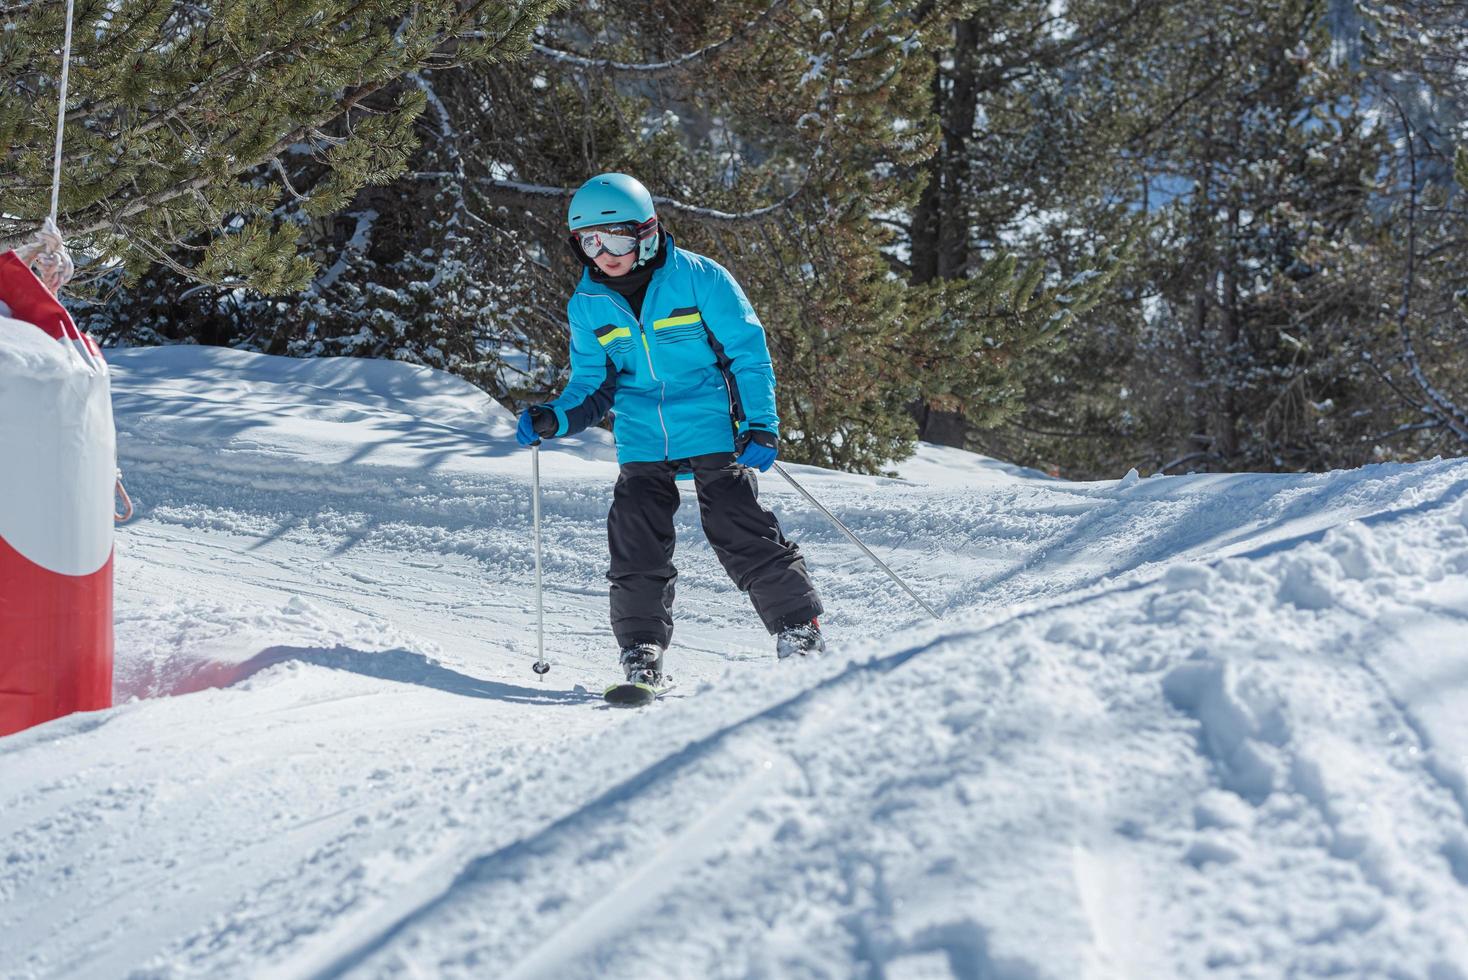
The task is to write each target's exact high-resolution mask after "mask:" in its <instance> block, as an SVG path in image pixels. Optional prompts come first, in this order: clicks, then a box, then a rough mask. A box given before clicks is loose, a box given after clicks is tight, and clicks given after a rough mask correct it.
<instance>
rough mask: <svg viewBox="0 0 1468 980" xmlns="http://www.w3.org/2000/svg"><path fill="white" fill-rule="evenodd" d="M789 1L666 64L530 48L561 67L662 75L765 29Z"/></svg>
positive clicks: (777, 1) (781, 0)
mask: <svg viewBox="0 0 1468 980" xmlns="http://www.w3.org/2000/svg"><path fill="white" fill-rule="evenodd" d="M787 2H788V0H774V2H773V3H771V4H770V5H769V6H768V7H766V8H765V10H764V12H763V13H761V14H760V15H759V16H758V17H756V18H754V19H753V20H751V21H749V22H748V23H747V24H745V25H744V26H743V27H741V28H739V30H737V31H735V32H734V33H732V34H730V35H729V36H728V37H726V38H724V39H723V40H720V41H715V42H714V43H713V44H706V45H704V46H703V47H701V48H698V49H697V50H694V51H689V52H687V53H686V54H681V55H679V56H678V57H676V58H669V59H667V60H664V61H652V62H646V63H641V64H638V63H633V62H627V61H616V60H614V59H612V58H592V57H589V56H587V55H584V54H577V53H576V52H574V51H563V50H561V49H559V48H553V47H551V46H550V45H547V44H532V45H531V46H530V51H531V53H532V54H534V55H535V56H536V57H537V58H540V59H542V60H544V61H550V62H554V63H556V64H559V65H571V66H573V67H576V68H589V69H594V70H596V71H615V72H627V73H639V74H658V73H661V72H669V71H675V70H677V69H679V68H685V67H687V66H688V65H690V64H692V63H693V62H696V61H701V60H703V59H704V58H707V57H708V56H709V55H712V54H715V53H716V52H718V51H721V50H723V49H724V48H726V47H728V46H729V45H731V44H733V43H734V42H735V41H737V40H739V39H740V38H743V37H746V36H747V35H749V34H750V33H751V32H753V31H754V30H756V29H757V28H759V27H761V26H763V25H764V22H765V21H767V20H769V19H770V18H771V17H773V16H774V15H775V13H776V12H777V11H778V10H779V9H780V8H781V7H784V6H785V5H786V4H787Z"/></svg>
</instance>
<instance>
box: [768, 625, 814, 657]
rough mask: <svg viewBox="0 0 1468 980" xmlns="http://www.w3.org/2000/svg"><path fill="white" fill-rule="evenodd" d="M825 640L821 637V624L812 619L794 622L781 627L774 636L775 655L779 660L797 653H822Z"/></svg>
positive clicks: (808, 655) (805, 654)
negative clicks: (806, 621) (804, 621)
mask: <svg viewBox="0 0 1468 980" xmlns="http://www.w3.org/2000/svg"><path fill="white" fill-rule="evenodd" d="M825 649H826V641H825V640H823V639H822V638H821V624H820V621H819V620H815V619H812V620H811V621H810V622H808V623H795V624H794V625H791V626H785V627H782V628H781V630H780V632H779V633H778V634H777V635H776V636H775V656H777V657H779V658H780V659H781V660H784V659H786V658H787V657H792V656H795V655H796V654H799V655H800V656H802V657H810V656H814V655H815V654H818V653H823V652H824V651H825Z"/></svg>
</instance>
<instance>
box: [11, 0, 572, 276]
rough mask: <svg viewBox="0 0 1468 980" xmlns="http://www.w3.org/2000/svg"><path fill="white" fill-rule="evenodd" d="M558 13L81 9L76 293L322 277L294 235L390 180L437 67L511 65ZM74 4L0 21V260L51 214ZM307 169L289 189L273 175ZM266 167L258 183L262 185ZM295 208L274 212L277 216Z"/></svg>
mask: <svg viewBox="0 0 1468 980" xmlns="http://www.w3.org/2000/svg"><path fill="white" fill-rule="evenodd" d="M554 6H556V3H555V2H554V0H497V2H493V3H491V2H484V0H474V2H468V3H461V2H458V0H427V2H422V3H416V4H413V5H412V6H411V7H406V8H405V7H404V6H403V5H402V4H399V3H394V2H387V0H355V2H349V0H291V2H289V3H285V2H280V0H205V2H203V3H177V2H173V0H80V2H78V3H77V4H76V12H75V27H74V30H73V50H72V64H71V85H70V96H71V97H70V98H69V100H68V106H67V114H66V142H65V150H64V161H63V163H64V167H63V173H62V183H61V186H62V197H61V202H60V225H61V227H62V230H63V231H64V232H65V233H67V234H68V235H69V236H70V238H71V239H72V241H73V243H74V245H75V246H76V247H75V249H74V250H75V251H78V252H79V253H81V254H82V255H83V256H84V257H85V259H86V260H87V261H86V267H85V270H84V274H83V277H82V278H83V282H85V281H87V280H91V281H93V282H96V281H97V280H98V279H101V278H104V277H107V276H109V275H111V274H112V272H113V270H114V269H115V268H116V267H117V266H118V264H119V263H120V264H122V265H123V266H125V268H126V270H127V271H128V272H129V273H130V274H131V276H132V277H133V278H136V277H137V276H139V275H141V274H142V273H143V272H144V271H145V270H147V269H148V268H149V267H150V266H153V265H154V264H157V265H160V266H163V267H165V268H169V269H172V270H174V271H176V272H179V273H181V274H183V275H185V276H187V277H189V278H191V279H194V280H196V281H202V282H209V283H216V284H228V285H230V286H247V287H249V288H251V289H253V290H256V291H258V292H261V293H264V294H273V293H281V292H285V291H289V290H297V289H300V288H302V287H303V286H305V285H306V284H307V283H308V282H309V281H310V279H311V276H312V273H313V266H312V264H311V262H310V261H309V260H308V259H307V258H305V257H303V256H302V255H301V254H300V240H301V238H302V237H303V230H304V228H303V224H304V222H305V221H306V220H307V219H318V220H319V219H324V218H325V217H326V216H329V215H331V214H333V213H335V212H337V211H339V210H340V209H341V208H342V207H343V206H344V205H346V204H347V203H348V202H349V201H351V200H352V198H353V196H354V195H355V194H356V192H357V191H358V189H359V188H361V187H363V186H366V185H382V184H385V183H387V182H388V181H390V180H392V179H393V178H395V177H397V176H398V175H400V174H401V173H402V172H403V170H404V168H405V163H406V160H407V158H408V156H409V155H410V153H411V152H412V150H413V147H414V144H415V141H414V138H413V133H412V130H413V122H414V120H415V119H416V118H417V117H418V115H419V113H420V112H421V110H422V109H423V106H424V104H425V99H424V95H423V93H422V91H421V90H420V89H418V88H417V87H415V86H411V85H403V84H400V83H401V80H402V79H403V78H404V76H406V75H407V74H408V73H410V72H413V71H416V70H418V69H422V68H425V67H427V66H432V65H447V64H452V63H480V64H482V63H491V62H494V61H496V60H500V59H503V58H506V57H512V56H515V55H517V54H519V53H522V52H523V51H524V50H525V49H526V48H527V47H528V45H529V40H530V35H531V32H532V31H533V29H534V28H535V26H536V25H537V24H538V23H539V22H540V21H541V20H543V18H544V17H545V15H546V14H547V13H548V12H549V10H550V9H552V8H553V7H554ZM65 10H66V5H65V4H61V3H54V2H48V0H19V2H15V3H8V4H6V5H5V6H4V7H3V11H0V16H3V19H4V25H3V30H0V90H3V91H4V93H5V98H4V100H3V102H0V141H3V144H4V145H5V146H6V147H7V149H6V155H5V167H4V168H3V170H0V199H3V200H4V201H5V208H4V211H3V213H0V245H3V246H5V247H10V246H13V245H15V244H17V243H19V242H22V241H24V240H25V239H26V238H27V236H28V235H29V234H30V233H31V232H32V231H33V230H34V229H35V228H36V227H37V226H38V224H39V222H40V219H41V218H42V217H43V216H44V215H45V214H46V213H47V211H48V208H49V197H48V191H49V181H48V180H46V179H45V178H46V176H47V175H49V174H50V162H51V149H52V140H53V137H54V131H55V123H56V110H57V98H58V87H57V86H58V76H59V69H60V59H59V55H58V52H59V49H60V47H61V41H62V37H63V33H64V17H65ZM287 155H292V156H295V157H297V158H299V159H300V160H303V161H309V165H308V166H305V167H301V168H300V170H299V172H298V180H296V181H291V180H288V179H287V178H285V177H284V176H283V168H281V167H276V166H274V165H275V164H278V163H279V161H280V160H281V159H282V158H283V157H285V156H287ZM266 168H269V169H266ZM287 201H290V202H294V203H296V204H298V205H299V207H295V208H288V209H286V210H288V211H289V213H288V214H286V213H283V211H282V202H287Z"/></svg>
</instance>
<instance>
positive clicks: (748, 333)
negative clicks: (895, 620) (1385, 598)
mask: <svg viewBox="0 0 1468 980" xmlns="http://www.w3.org/2000/svg"><path fill="white" fill-rule="evenodd" d="M567 224H568V226H569V228H570V231H571V238H570V244H571V249H572V251H573V252H575V253H576V255H577V257H578V258H580V260H581V262H582V263H583V264H584V265H585V267H586V270H585V272H583V273H582V276H581V281H580V282H579V283H578V284H577V286H576V291H575V293H573V294H572V296H571V300H570V302H569V303H568V304H567V311H566V312H567V316H568V318H569V320H570V324H571V379H570V381H569V383H568V384H567V385H566V388H565V390H564V391H562V392H561V394H560V396H559V397H557V398H556V399H554V400H553V401H551V402H549V403H548V404H543V405H532V406H531V407H530V408H528V409H526V410H525V412H524V413H523V414H522V415H521V416H520V425H519V429H518V432H517V433H516V437H517V439H518V440H519V442H520V443H521V445H525V446H529V445H532V444H534V443H535V442H536V441H537V440H540V439H555V438H558V437H560V436H565V435H570V434H572V433H575V432H580V431H581V430H582V429H585V428H587V427H588V426H592V425H596V424H597V423H598V422H600V421H601V420H602V418H603V417H604V416H605V415H606V414H607V412H608V410H611V411H612V412H613V413H614V415H613V432H614V434H615V436H616V441H617V462H618V463H619V464H620V466H621V472H620V473H619V475H618V477H617V484H616V488H615V490H614V492H613V496H612V507H611V511H610V512H609V513H608V514H607V539H608V543H609V545H610V548H611V559H612V561H611V569H610V570H609V571H608V573H607V578H608V580H610V582H611V612H612V632H613V633H614V634H615V636H616V638H617V642H618V644H620V646H621V648H622V650H621V663H622V668H623V671H624V672H625V673H626V675H627V680H628V681H630V682H634V683H644V684H651V685H652V686H655V687H656V686H658V685H659V684H660V683H661V680H662V668H663V652H664V651H665V650H666V649H667V647H668V643H669V641H670V640H671V639H672V635H673V613H672V606H673V592H674V588H673V586H674V582H675V581H676V579H677V575H678V573H677V569H675V568H674V567H673V547H674V543H675V537H674V529H673V513H674V512H675V511H676V510H677V509H678V502H679V497H678V488H677V484H676V483H675V482H674V481H675V479H676V478H677V477H678V476H679V475H680V474H682V475H688V474H691V475H692V478H693V481H694V486H695V488H696V490H697V492H698V505H699V516H700V517H701V518H702V521H703V529H704V533H705V534H706V535H707V536H708V540H709V544H710V545H712V546H713V548H714V552H715V553H716V554H717V555H718V557H719V561H720V562H721V563H722V564H723V566H724V570H725V571H727V572H728V573H729V577H730V578H732V579H733V580H734V582H735V584H736V585H738V586H739V588H740V590H742V591H745V592H748V593H749V597H750V599H751V601H752V602H753V604H754V607H755V610H756V611H757V612H758V613H759V616H760V619H761V620H763V621H764V625H765V627H766V628H767V629H768V630H769V631H770V632H771V633H772V634H775V635H776V636H777V640H776V645H775V648H776V653H777V655H778V656H780V657H781V658H784V657H788V656H790V655H792V654H811V653H817V652H819V651H821V650H823V649H824V647H825V644H824V642H823V641H822V639H821V634H820V627H819V624H818V622H817V617H818V616H820V614H821V611H822V610H821V602H820V599H819V597H818V596H817V595H816V590H815V586H814V585H812V584H811V580H810V575H809V573H808V572H807V570H806V567H805V560H804V559H803V558H802V557H801V554H800V550H799V549H798V548H797V547H796V546H795V544H794V543H793V542H791V541H789V540H787V539H786V537H785V536H784V534H783V533H782V532H781V530H780V524H779V522H778V521H777V520H776V519H775V515H774V514H772V513H770V511H769V510H767V509H766V508H765V507H763V506H762V505H761V504H760V502H759V500H758V497H757V492H758V487H757V484H756V481H755V476H754V472H753V470H754V469H758V470H760V471H764V470H768V469H769V468H770V465H771V464H772V463H774V461H775V457H776V455H778V453H779V447H780V442H779V435H780V419H779V417H778V416H777V415H776V414H775V375H774V371H773V369H772V368H771V366H770V354H769V350H768V348H767V347H766V345H765V331H764V327H763V326H761V325H760V321H759V318H758V317H757V316H756V315H755V312H754V308H753V307H751V306H750V305H749V300H748V299H747V298H745V295H744V291H743V290H742V289H740V288H739V284H738V283H737V282H735V281H734V278H733V277H732V276H731V275H729V273H728V271H727V270H725V269H724V268H723V266H721V265H719V264H718V263H717V262H714V261H713V260H711V259H708V258H706V257H704V256H702V255H698V254H696V253H694V252H689V251H687V250H686V249H681V248H678V247H677V246H676V245H675V244H674V243H673V239H672V237H671V236H670V235H669V234H668V233H667V232H666V231H664V230H662V229H661V228H660V227H659V225H658V219H657V214H656V212H655V209H654V207H653V200H652V195H650V194H649V193H648V192H647V188H645V187H643V186H642V184H641V183H640V182H638V181H637V180H636V179H634V178H632V177H629V176H627V175H626V174H602V175H601V176H598V177H593V178H592V179H591V180H589V181H587V182H586V183H585V184H583V185H582V187H581V189H580V190H578V191H577V192H576V194H575V196H574V197H572V198H571V205H570V208H569V210H568V212H567Z"/></svg>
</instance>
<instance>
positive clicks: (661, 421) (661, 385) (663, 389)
mask: <svg viewBox="0 0 1468 980" xmlns="http://www.w3.org/2000/svg"><path fill="white" fill-rule="evenodd" d="M586 295H588V296H602V295H606V294H604V293H587V294H586ZM607 299H611V300H612V302H613V303H614V304H615V303H616V302H617V301H616V300H615V299H612V297H610V296H607ZM642 303H643V305H644V306H646V305H647V297H646V296H644V297H643V298H642ZM623 308H624V309H625V310H626V311H627V312H628V313H632V307H631V305H630V304H626V303H625V302H624V304H623ZM632 319H634V320H636V321H637V333H638V336H640V337H641V338H642V351H643V353H644V354H646V355H647V370H648V373H649V374H651V375H652V379H653V380H654V381H656V382H657V383H658V425H659V426H660V427H661V428H662V430H663V459H667V458H668V453H669V452H671V451H672V446H671V445H670V443H669V440H668V421H667V419H665V418H663V401H664V400H665V399H666V398H667V394H668V383H667V382H666V381H663V380H662V379H660V378H659V377H658V369H657V368H655V367H653V366H652V348H651V347H649V346H648V345H647V330H646V329H645V328H644V327H643V325H642V317H640V316H638V315H637V314H636V313H632Z"/></svg>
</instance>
